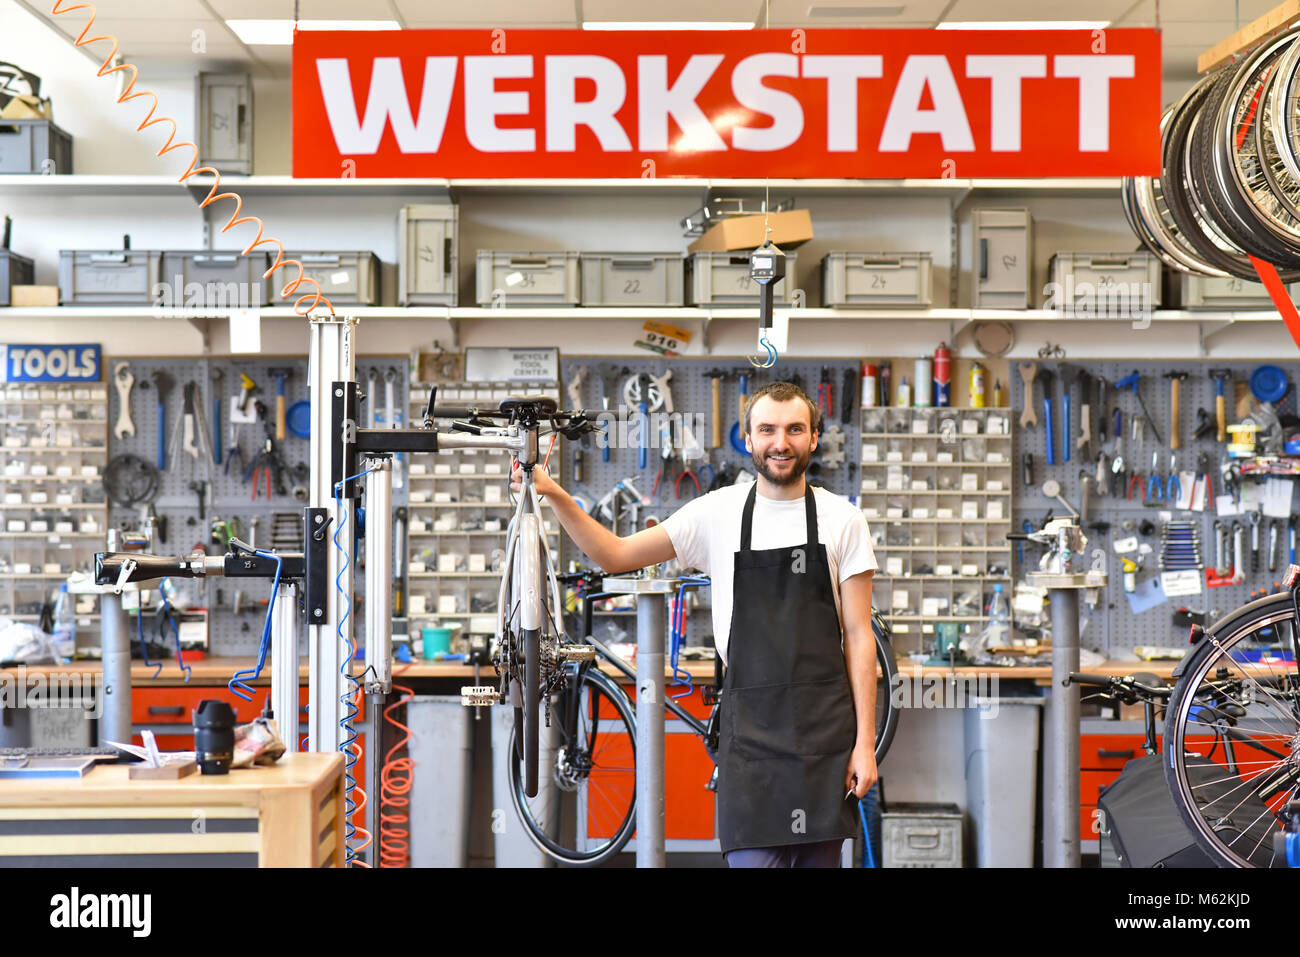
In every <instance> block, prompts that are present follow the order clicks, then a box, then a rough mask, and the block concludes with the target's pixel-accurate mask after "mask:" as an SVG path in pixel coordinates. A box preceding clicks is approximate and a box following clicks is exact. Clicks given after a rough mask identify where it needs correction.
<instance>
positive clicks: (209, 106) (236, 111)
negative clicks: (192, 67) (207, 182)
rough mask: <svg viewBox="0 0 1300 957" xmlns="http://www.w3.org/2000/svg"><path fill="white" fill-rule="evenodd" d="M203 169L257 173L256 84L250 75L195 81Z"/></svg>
mask: <svg viewBox="0 0 1300 957" xmlns="http://www.w3.org/2000/svg"><path fill="white" fill-rule="evenodd" d="M194 114H195V116H194V129H195V130H197V131H198V139H199V142H198V147H199V165H200V166H211V167H214V168H215V169H218V170H220V171H221V172H223V173H245V174H250V175H251V174H252V172H253V80H252V77H251V76H249V74H247V73H200V74H199V75H198V77H197V78H196V79H195V81H194Z"/></svg>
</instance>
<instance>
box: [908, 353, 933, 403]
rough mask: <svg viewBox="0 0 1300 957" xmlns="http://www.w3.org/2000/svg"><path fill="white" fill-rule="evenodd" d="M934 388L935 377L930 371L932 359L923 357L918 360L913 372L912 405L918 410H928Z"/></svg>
mask: <svg viewBox="0 0 1300 957" xmlns="http://www.w3.org/2000/svg"><path fill="white" fill-rule="evenodd" d="M933 388H934V376H933V374H932V373H931V371H930V357H929V356H922V357H921V358H919V359H917V360H916V368H915V369H914V370H913V372H912V404H913V405H915V406H916V407H917V408H926V407H928V406H929V405H930V404H931V402H930V393H931V392H932V391H933Z"/></svg>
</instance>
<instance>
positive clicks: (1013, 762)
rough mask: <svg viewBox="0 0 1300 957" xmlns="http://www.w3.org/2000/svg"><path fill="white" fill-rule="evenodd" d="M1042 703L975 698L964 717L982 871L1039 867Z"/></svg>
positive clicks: (970, 801)
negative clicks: (1036, 820) (1036, 859)
mask: <svg viewBox="0 0 1300 957" xmlns="http://www.w3.org/2000/svg"><path fill="white" fill-rule="evenodd" d="M1043 703H1044V700H1043V699H1042V698H979V697H972V698H971V699H970V700H969V701H968V702H967V707H966V709H965V711H964V712H963V715H962V717H963V720H964V728H963V731H964V736H965V748H966V809H967V810H968V811H969V812H970V816H971V830H972V832H973V835H974V839H975V840H974V844H975V847H974V850H975V866H976V867H1033V866H1034V843H1035V842H1034V827H1033V824H1034V800H1035V798H1036V797H1037V795H1038V726H1039V723H1040V721H1041V720H1042V712H1043Z"/></svg>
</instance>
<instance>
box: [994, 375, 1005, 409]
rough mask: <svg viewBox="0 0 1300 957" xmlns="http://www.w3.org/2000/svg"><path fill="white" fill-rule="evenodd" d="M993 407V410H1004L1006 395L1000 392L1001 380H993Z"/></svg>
mask: <svg viewBox="0 0 1300 957" xmlns="http://www.w3.org/2000/svg"><path fill="white" fill-rule="evenodd" d="M993 405H994V407H995V408H998V409H1003V408H1006V393H1004V392H1003V391H1002V380H1001V379H994V380H993Z"/></svg>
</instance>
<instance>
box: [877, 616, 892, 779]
mask: <svg viewBox="0 0 1300 957" xmlns="http://www.w3.org/2000/svg"><path fill="white" fill-rule="evenodd" d="M871 626H872V628H871V630H872V631H873V632H874V633H875V636H876V663H877V665H878V666H879V668H880V677H879V678H878V679H877V680H876V766H877V767H879V766H880V762H881V761H883V760H884V759H885V755H886V754H888V753H889V746H890V745H891V744H893V743H894V734H895V732H897V731H898V710H899V709H898V708H896V707H894V696H893V690H894V684H895V682H896V681H897V676H898V664H897V663H896V662H895V661H894V650H893V648H892V647H891V645H890V643H889V639H890V631H889V625H888V624H886V623H885V622H884V621H883V620H882V619H881V618H880V616H879V615H877V614H876V613H875V612H872V615H871ZM882 707H883V709H884V711H883V714H882V711H881V709H882Z"/></svg>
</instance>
